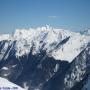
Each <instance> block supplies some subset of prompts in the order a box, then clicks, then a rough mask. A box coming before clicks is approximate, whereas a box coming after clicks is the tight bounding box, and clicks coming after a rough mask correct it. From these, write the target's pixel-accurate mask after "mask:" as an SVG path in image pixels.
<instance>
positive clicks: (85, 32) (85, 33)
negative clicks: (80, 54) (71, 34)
mask: <svg viewBox="0 0 90 90" xmlns="http://www.w3.org/2000/svg"><path fill="white" fill-rule="evenodd" d="M81 34H83V35H90V28H87V29H85V30H83V31H81Z"/></svg>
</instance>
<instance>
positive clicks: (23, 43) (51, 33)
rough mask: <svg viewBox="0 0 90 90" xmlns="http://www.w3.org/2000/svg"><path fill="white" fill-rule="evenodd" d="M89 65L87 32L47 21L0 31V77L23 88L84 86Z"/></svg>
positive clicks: (71, 88) (66, 89) (74, 89)
mask: <svg viewBox="0 0 90 90" xmlns="http://www.w3.org/2000/svg"><path fill="white" fill-rule="evenodd" d="M88 33H89V32H88ZM89 65H90V35H89V34H86V33H75V32H72V31H69V30H63V29H56V28H52V27H50V26H48V25H47V26H45V27H38V28H30V29H29V30H25V29H22V30H19V29H17V30H16V31H15V33H14V34H2V35H0V77H3V78H6V79H8V80H9V81H11V82H13V83H15V84H17V85H19V86H21V87H23V88H25V89H26V90H86V88H89V87H88V85H89V75H90V74H89V71H90V66H89ZM88 90H89V89H88Z"/></svg>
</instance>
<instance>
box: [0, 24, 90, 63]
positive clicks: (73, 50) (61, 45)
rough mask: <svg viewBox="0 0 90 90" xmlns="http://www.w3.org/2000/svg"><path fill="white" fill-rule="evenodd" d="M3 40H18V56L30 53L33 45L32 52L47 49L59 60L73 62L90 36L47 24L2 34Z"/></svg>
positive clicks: (49, 53) (48, 52)
mask: <svg viewBox="0 0 90 90" xmlns="http://www.w3.org/2000/svg"><path fill="white" fill-rule="evenodd" d="M2 40H11V41H12V42H13V41H16V44H15V50H16V56H17V57H20V56H22V55H25V54H29V52H30V49H31V48H32V47H33V48H34V50H33V52H32V54H37V53H40V50H45V51H46V52H47V54H48V55H50V56H52V57H54V58H55V59H57V60H67V61H69V62H71V61H72V60H73V59H74V58H75V57H76V56H77V55H78V54H79V53H80V52H81V51H82V50H83V49H84V48H85V47H86V46H87V44H88V42H90V36H89V35H82V34H80V33H75V32H72V31H69V30H64V29H57V28H53V27H50V26H48V25H46V26H44V27H37V28H30V29H17V30H16V31H15V33H14V34H13V35H9V34H7V35H1V36H0V41H2ZM11 41H10V42H11Z"/></svg>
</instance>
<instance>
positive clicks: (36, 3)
mask: <svg viewBox="0 0 90 90" xmlns="http://www.w3.org/2000/svg"><path fill="white" fill-rule="evenodd" d="M47 24H48V25H50V26H52V27H55V28H64V29H69V30H72V31H76V32H77V31H80V30H83V29H85V28H90V0H0V33H12V32H14V31H15V30H16V29H17V28H20V29H22V28H26V29H28V28H30V27H34V28H35V27H40V26H45V25H47Z"/></svg>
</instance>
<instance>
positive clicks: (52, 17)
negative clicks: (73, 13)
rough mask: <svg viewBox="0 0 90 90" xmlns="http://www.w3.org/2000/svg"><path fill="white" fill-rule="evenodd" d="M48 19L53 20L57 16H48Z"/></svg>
mask: <svg viewBox="0 0 90 90" xmlns="http://www.w3.org/2000/svg"><path fill="white" fill-rule="evenodd" d="M48 18H51V19H55V18H58V16H48Z"/></svg>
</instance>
